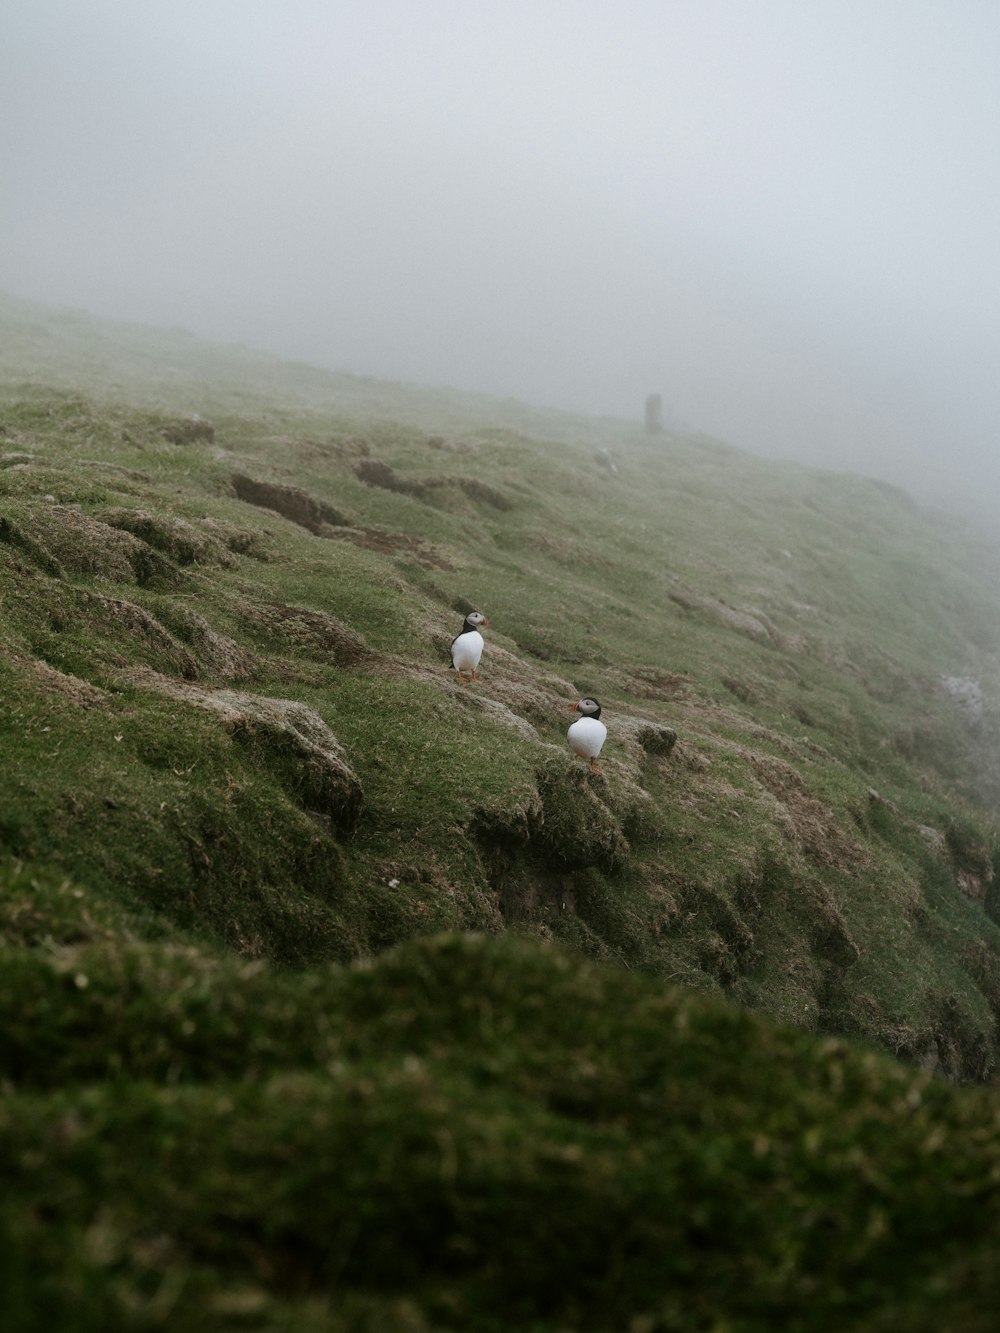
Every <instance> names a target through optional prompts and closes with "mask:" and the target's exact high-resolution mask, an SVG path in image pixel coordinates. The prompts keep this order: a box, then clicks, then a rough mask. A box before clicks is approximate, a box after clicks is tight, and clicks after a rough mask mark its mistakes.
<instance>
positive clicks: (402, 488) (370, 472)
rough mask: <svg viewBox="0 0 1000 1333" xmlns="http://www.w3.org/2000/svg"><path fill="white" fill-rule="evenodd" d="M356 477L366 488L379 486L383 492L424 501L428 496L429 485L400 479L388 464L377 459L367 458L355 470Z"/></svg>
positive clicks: (405, 478) (404, 478)
mask: <svg viewBox="0 0 1000 1333" xmlns="http://www.w3.org/2000/svg"><path fill="white" fill-rule="evenodd" d="M354 475H355V476H356V477H357V479H358V480H359V481H363V482H364V484H365V485H366V486H377V487H378V489H379V490H382V491H394V492H395V493H396V494H397V495H413V496H416V498H417V499H418V500H422V499H423V498H424V497H425V496H426V494H427V483H426V482H423V481H417V480H415V479H410V478H407V477H400V476H397V474H396V473H395V472H394V471H393V469H392V468H391V467H390V466H389V464H388V463H382V462H380V461H379V459H377V458H365V459H362V461H361V462H360V463H358V464H357V466H356V467H355V469H354Z"/></svg>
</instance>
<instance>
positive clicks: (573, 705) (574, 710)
mask: <svg viewBox="0 0 1000 1333" xmlns="http://www.w3.org/2000/svg"><path fill="white" fill-rule="evenodd" d="M579 707H580V700H579V699H577V701H576V703H575V704H570V706H569V712H571V713H575V712H576V710H577V709H578V708H579Z"/></svg>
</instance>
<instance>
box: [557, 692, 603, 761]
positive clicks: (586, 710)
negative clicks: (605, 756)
mask: <svg viewBox="0 0 1000 1333" xmlns="http://www.w3.org/2000/svg"><path fill="white" fill-rule="evenodd" d="M569 711H570V712H571V713H579V714H580V717H578V718H577V720H576V721H575V722H573V723H571V724H570V728H569V730H568V731H567V732H566V739H567V740H568V741H569V748H570V749H571V750H572V751H573V753H574V754H578V755H579V756H580V758H581V759H589V760H590V771H591V772H592V773H597V774H598V775H599V776H601V770H600V769H599V768H598V767H597V764H596V763H595V762H594V761H595V760H596V759H597V756H598V755H599V754H600V753H601V746H602V745H603V744H604V742H605V741H606V740H607V737H608V729H607V727H606V726H605V725H604V723H603V722H602V721H601V705H600V704H599V703H598V702H597V700H596V699H581V700H580V701H579V703H575V704H573V705H572V707H571V708H570V710H569Z"/></svg>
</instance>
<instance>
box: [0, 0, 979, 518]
mask: <svg viewBox="0 0 1000 1333" xmlns="http://www.w3.org/2000/svg"><path fill="white" fill-rule="evenodd" d="M0 34H2V42H0V171H2V194H0V200H2V205H0V288H3V289H5V290H7V291H10V292H13V293H15V294H18V295H22V296H28V297H35V298H37V299H40V300H44V301H47V302H51V303H55V304H59V305H70V306H78V307H84V308H86V309H89V310H91V311H93V312H95V313H97V314H102V315H111V316H116V317H122V318H126V319H130V320H137V321H140V322H144V323H151V324H179V325H182V326H184V327H186V328H189V329H191V330H193V331H194V332H196V333H199V334H203V335H206V336H209V337H214V338H221V339H224V340H227V341H243V342H247V343H251V344H253V345H256V346H260V347H263V348H267V349H269V350H272V351H275V352H278V353H280V354H282V355H286V356H291V357H296V358H302V359H307V360H310V361H314V362H316V363H318V364H323V365H328V366H332V367H334V368H337V369H350V370H357V371H361V372H363V373H368V374H375V375H380V376H386V377H390V378H401V379H415V380H422V381H430V382H434V383H441V384H451V385H456V386H459V387H468V388H480V389H484V390H487V391H489V392H494V393H500V394H511V395H514V396H516V397H520V398H524V399H526V400H528V401H532V402H537V403H543V404H551V405H554V406H558V407H568V408H572V409H577V410H583V411H586V412H592V413H598V414H611V415H622V416H639V415H641V410H642V401H643V399H644V397H645V395H646V394H647V393H648V392H650V391H653V390H656V391H659V392H660V393H662V395H663V398H664V401H665V403H666V404H668V405H669V407H670V408H671V410H672V413H673V415H674V417H675V419H677V420H678V421H680V422H683V423H684V424H686V425H689V426H692V427H695V428H697V429H700V430H704V431H705V432H707V433H710V434H715V435H718V436H721V437H723V438H725V439H728V440H730V441H732V442H733V443H736V444H740V445H744V446H746V447H748V448H751V449H754V450H756V451H758V452H761V453H767V454H772V455H778V456H785V457H796V458H799V459H801V460H803V461H806V462H810V463H818V464H820V465H823V466H831V467H843V468H848V469H851V470H856V471H863V472H866V473H870V474H873V475H880V476H885V477H889V478H890V479H894V480H897V481H901V482H903V483H904V484H906V485H909V486H910V488H911V489H912V490H914V491H915V492H916V493H918V494H920V495H921V496H922V497H927V496H934V495H940V496H941V497H942V498H948V499H950V498H953V497H957V496H958V495H961V494H963V493H965V494H969V495H974V496H978V497H979V498H980V499H982V498H983V497H986V498H987V499H988V500H989V501H990V502H992V500H993V497H994V496H997V497H1000V457H998V455H1000V450H998V449H997V447H996V433H997V432H996V423H997V421H998V420H1000V374H998V367H997V360H998V358H997V351H998V346H1000V337H998V332H1000V4H997V3H996V0H491V3H489V4H487V3H476V0H0Z"/></svg>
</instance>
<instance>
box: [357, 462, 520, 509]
mask: <svg viewBox="0 0 1000 1333" xmlns="http://www.w3.org/2000/svg"><path fill="white" fill-rule="evenodd" d="M354 473H355V476H356V477H357V478H358V480H359V481H363V482H364V483H365V485H366V486H377V487H378V488H379V489H380V490H383V491H395V492H396V493H397V494H398V495H412V496H415V497H416V499H418V500H427V499H429V498H430V497H432V496H433V494H434V492H435V491H438V490H441V489H443V488H444V487H449V486H451V487H455V488H457V489H458V490H460V491H462V492H464V494H466V495H467V496H468V497H469V499H470V500H475V501H476V502H477V503H480V504H487V505H489V506H490V507H491V508H493V509H500V510H507V509H512V508H513V502H512V501H511V499H510V498H509V496H507V495H505V494H504V493H503V491H499V490H497V489H496V487H495V486H487V485H486V483H485V482H482V481H478V480H477V479H476V478H475V477H426V478H423V479H421V480H418V479H417V478H411V477H400V476H399V475H398V474H397V473H396V472H395V471H393V469H392V468H391V467H390V466H389V465H388V463H382V462H380V461H379V460H378V459H377V458H365V459H363V460H362V461H361V462H360V463H358V464H357V466H356V467H355V469H354Z"/></svg>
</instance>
